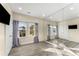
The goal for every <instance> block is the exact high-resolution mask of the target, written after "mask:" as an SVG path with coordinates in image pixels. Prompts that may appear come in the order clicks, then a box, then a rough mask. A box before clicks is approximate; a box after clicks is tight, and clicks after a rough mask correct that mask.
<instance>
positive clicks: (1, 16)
mask: <svg viewBox="0 0 79 59" xmlns="http://www.w3.org/2000/svg"><path fill="white" fill-rule="evenodd" d="M0 23H4V24H7V25H9V23H10V14H9V13H8V12H7V10H6V9H5V8H4V7H3V6H2V5H1V4H0Z"/></svg>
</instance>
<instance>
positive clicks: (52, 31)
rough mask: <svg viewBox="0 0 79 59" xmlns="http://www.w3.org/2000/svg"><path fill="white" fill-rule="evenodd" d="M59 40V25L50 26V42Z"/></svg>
mask: <svg viewBox="0 0 79 59" xmlns="http://www.w3.org/2000/svg"><path fill="white" fill-rule="evenodd" d="M56 38H58V28H57V25H48V38H47V39H48V40H52V39H56Z"/></svg>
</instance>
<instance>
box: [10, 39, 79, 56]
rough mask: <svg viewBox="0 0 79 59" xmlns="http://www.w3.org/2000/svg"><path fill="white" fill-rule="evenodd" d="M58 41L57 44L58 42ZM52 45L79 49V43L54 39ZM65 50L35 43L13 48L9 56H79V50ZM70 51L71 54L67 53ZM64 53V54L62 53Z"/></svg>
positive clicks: (44, 43)
mask: <svg viewBox="0 0 79 59" xmlns="http://www.w3.org/2000/svg"><path fill="white" fill-rule="evenodd" d="M56 41H57V42H56ZM49 42H50V43H55V44H56V45H58V44H59V43H62V44H64V45H65V46H66V47H67V48H79V43H76V42H72V41H68V40H64V39H54V40H50V41H49ZM67 48H66V49H65V50H66V51H64V47H57V48H55V47H54V46H53V45H51V44H49V43H47V42H40V43H33V44H29V45H24V46H20V47H16V48H13V49H12V50H11V52H10V54H9V56H60V55H62V56H73V55H79V50H71V49H69V50H68V49H67ZM67 51H69V52H67ZM61 52H62V53H61Z"/></svg>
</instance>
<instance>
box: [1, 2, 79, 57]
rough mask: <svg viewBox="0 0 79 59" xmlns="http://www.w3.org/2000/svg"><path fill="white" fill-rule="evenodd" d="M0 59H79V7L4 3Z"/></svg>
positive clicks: (2, 6) (54, 4)
mask: <svg viewBox="0 0 79 59" xmlns="http://www.w3.org/2000/svg"><path fill="white" fill-rule="evenodd" d="M0 56H79V3H69V4H66V3H1V4H0Z"/></svg>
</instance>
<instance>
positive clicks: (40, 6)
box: [10, 3, 79, 21]
mask: <svg viewBox="0 0 79 59" xmlns="http://www.w3.org/2000/svg"><path fill="white" fill-rule="evenodd" d="M10 6H11V8H12V10H13V11H14V12H17V13H22V14H25V15H30V16H34V17H38V18H47V19H50V20H54V21H61V20H66V19H70V18H75V17H77V16H79V4H71V5H70V4H67V3H11V4H10ZM67 6H68V7H67ZM71 7H72V8H74V9H73V10H70V8H71ZM19 8H20V9H21V8H22V10H19ZM63 8H64V9H63ZM50 17H51V18H50Z"/></svg>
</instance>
